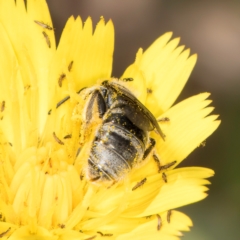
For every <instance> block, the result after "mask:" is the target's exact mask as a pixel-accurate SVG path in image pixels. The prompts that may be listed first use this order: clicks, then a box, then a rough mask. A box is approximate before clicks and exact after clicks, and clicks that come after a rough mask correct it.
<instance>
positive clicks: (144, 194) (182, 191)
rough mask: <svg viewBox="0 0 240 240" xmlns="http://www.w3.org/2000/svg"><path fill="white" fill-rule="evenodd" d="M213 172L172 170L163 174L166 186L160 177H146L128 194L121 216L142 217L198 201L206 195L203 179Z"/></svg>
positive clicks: (205, 170)
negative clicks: (127, 202) (126, 207)
mask: <svg viewBox="0 0 240 240" xmlns="http://www.w3.org/2000/svg"><path fill="white" fill-rule="evenodd" d="M213 173H214V172H213V171H212V170H211V169H207V168H200V167H188V168H179V169H173V170H169V171H167V172H166V175H167V183H165V182H164V181H163V179H162V175H161V174H156V175H154V176H150V177H148V178H147V182H146V183H145V184H144V185H143V187H142V188H139V189H137V190H136V191H134V192H133V193H132V195H130V197H129V199H128V201H129V205H128V209H127V210H126V211H125V212H124V213H123V216H125V217H126V216H128V217H143V216H148V215H152V214H156V213H157V212H164V211H167V210H168V209H174V208H177V207H181V206H184V205H187V204H190V203H193V202H197V201H200V200H202V199H204V198H205V197H206V196H207V195H206V193H205V191H207V189H208V188H206V187H205V186H204V185H206V184H209V181H207V180H204V178H207V177H210V176H212V175H213ZM176 199H177V201H176Z"/></svg>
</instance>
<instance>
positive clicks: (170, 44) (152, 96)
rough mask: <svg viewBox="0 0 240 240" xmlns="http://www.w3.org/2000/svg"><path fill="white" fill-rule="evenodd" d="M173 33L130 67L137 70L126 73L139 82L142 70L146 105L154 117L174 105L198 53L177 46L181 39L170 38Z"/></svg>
mask: <svg viewBox="0 0 240 240" xmlns="http://www.w3.org/2000/svg"><path fill="white" fill-rule="evenodd" d="M171 36H172V33H171V32H169V33H166V34H164V35H163V36H161V37H160V38H158V39H157V40H156V41H155V42H154V43H153V44H152V45H151V46H150V47H149V48H148V49H147V50H146V51H145V52H144V53H143V55H142V57H141V59H140V61H139V59H138V61H135V63H134V64H133V65H131V66H130V67H131V68H132V67H134V68H135V69H136V68H137V69H138V71H136V70H135V71H134V72H133V71H130V70H129V69H127V70H126V71H125V72H124V74H123V76H125V77H126V76H127V75H128V77H133V78H134V79H135V78H136V81H139V75H140V74H139V72H140V73H141V75H142V76H144V79H145V82H146V84H145V87H146V88H145V92H146V91H147V92H148V95H147V99H146V103H145V105H146V107H147V108H148V109H149V110H150V111H151V112H152V113H153V114H154V115H155V116H157V115H160V114H162V113H163V112H165V111H166V110H167V109H169V108H170V107H171V105H172V104H173V103H174V101H175V100H176V98H177V97H178V95H179V94H180V92H181V91H182V89H183V87H184V85H185V83H186V82H187V80H188V77H189V75H190V73H191V71H192V69H193V67H194V65H195V63H196V55H193V56H191V57H189V50H185V51H183V49H184V47H183V46H180V47H177V46H178V43H179V39H173V40H171V41H169V40H170V38H171ZM136 73H137V74H136ZM130 74H132V75H130ZM141 90H142V89H141V87H140V89H139V90H138V88H137V91H141Z"/></svg>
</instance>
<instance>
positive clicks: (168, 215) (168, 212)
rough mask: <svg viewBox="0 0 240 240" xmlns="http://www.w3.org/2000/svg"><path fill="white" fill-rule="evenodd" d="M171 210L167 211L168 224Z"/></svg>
mask: <svg viewBox="0 0 240 240" xmlns="http://www.w3.org/2000/svg"><path fill="white" fill-rule="evenodd" d="M171 215H172V210H168V211H167V222H168V223H170V221H171Z"/></svg>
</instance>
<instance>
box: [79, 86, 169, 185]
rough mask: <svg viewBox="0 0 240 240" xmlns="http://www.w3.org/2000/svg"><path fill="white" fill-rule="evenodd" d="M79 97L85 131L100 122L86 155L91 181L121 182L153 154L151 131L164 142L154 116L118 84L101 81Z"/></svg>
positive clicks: (88, 177) (88, 175) (87, 172)
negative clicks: (158, 135)
mask: <svg viewBox="0 0 240 240" xmlns="http://www.w3.org/2000/svg"><path fill="white" fill-rule="evenodd" d="M79 95H80V96H81V97H82V99H84V101H85V105H84V109H83V110H82V111H81V112H82V118H83V119H82V121H83V123H84V124H83V125H84V128H85V129H87V128H88V126H89V125H90V123H91V122H94V121H95V117H98V118H99V119H101V120H102V122H101V124H100V126H99V128H98V130H97V131H96V134H95V137H94V139H93V142H92V144H91V149H90V151H89V157H88V166H87V168H86V169H87V170H86V176H87V179H89V180H90V181H92V182H96V183H98V182H109V183H110V182H112V183H115V182H118V181H120V180H121V179H123V178H124V177H125V176H126V175H127V174H128V173H129V172H130V171H131V170H132V169H133V168H135V167H136V166H138V165H140V164H141V163H143V162H144V160H145V159H146V158H147V157H148V156H149V154H150V153H151V152H152V150H153V148H154V145H155V140H154V139H152V138H149V132H150V131H153V130H154V129H156V131H157V132H158V133H159V134H160V135H161V137H162V138H163V139H164V137H165V136H164V134H163V132H162V131H161V129H160V127H159V125H158V122H157V120H156V118H155V117H154V116H153V114H152V113H151V112H150V111H149V110H148V109H147V108H146V107H145V106H144V105H143V104H142V103H141V102H140V101H139V100H138V99H137V98H136V97H135V96H134V95H133V94H132V93H131V92H130V91H129V90H128V89H127V88H125V87H124V86H122V85H121V84H119V83H118V82H115V81H111V82H110V81H104V82H102V83H101V84H100V85H98V86H94V87H92V88H86V89H84V90H82V91H81V92H80V93H79ZM96 109H97V110H96ZM96 115H97V116H96ZM85 129H83V131H84V130H85Z"/></svg>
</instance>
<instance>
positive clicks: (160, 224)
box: [156, 214, 162, 231]
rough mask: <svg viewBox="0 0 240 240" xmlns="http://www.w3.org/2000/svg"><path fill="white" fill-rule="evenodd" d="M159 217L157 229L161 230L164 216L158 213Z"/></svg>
mask: <svg viewBox="0 0 240 240" xmlns="http://www.w3.org/2000/svg"><path fill="white" fill-rule="evenodd" d="M156 216H157V219H158V224H157V230H158V231H160V229H161V227H162V218H161V216H160V215H159V214H156Z"/></svg>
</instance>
